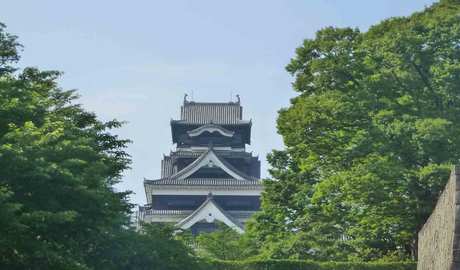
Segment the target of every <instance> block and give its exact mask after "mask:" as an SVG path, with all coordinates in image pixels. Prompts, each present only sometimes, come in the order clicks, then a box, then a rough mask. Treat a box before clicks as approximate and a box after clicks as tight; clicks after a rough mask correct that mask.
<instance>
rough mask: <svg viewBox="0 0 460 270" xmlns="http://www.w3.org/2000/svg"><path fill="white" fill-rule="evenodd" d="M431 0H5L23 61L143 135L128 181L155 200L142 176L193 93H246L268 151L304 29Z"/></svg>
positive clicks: (394, 12) (203, 97)
mask: <svg viewBox="0 0 460 270" xmlns="http://www.w3.org/2000/svg"><path fill="white" fill-rule="evenodd" d="M433 2H434V1H433V0H404V1H401V0H372V1H371V0H348V1H345V0H277V1H276V0H264V1H262V0H253V1H248V0H246V1H244V0H233V1H216V0H195V1H192V0H163V1H155V0H150V1H148V0H142V1H115V0H112V1H108V0H103V1H94V0H93V1H89V0H80V1H58V0H53V1H51V0H42V1H31V0H29V1H26V0H14V1H12V0H9V1H6V0H3V1H2V3H1V9H0V21H1V22H3V23H6V24H7V26H8V30H9V31H10V32H12V33H14V34H17V35H19V37H20V41H21V42H22V43H23V44H24V46H25V48H24V52H23V58H22V61H21V65H22V66H37V67H40V68H42V69H54V70H61V71H64V73H65V74H64V76H63V77H62V79H61V82H62V84H61V85H62V86H63V88H75V89H78V90H79V93H80V94H81V95H82V98H81V100H80V101H81V102H82V103H83V104H84V106H85V107H86V108H87V109H89V110H91V111H95V112H96V113H97V114H98V115H99V116H100V118H101V119H105V120H107V119H111V118H117V119H120V120H126V121H128V122H129V123H128V124H127V125H126V126H125V127H123V128H122V129H120V130H119V131H117V133H119V134H120V135H121V136H123V137H126V138H130V139H132V140H133V141H134V142H133V144H131V145H130V147H129V149H128V151H129V153H130V154H131V155H132V158H133V164H132V170H129V171H127V172H126V174H125V177H124V178H123V182H122V183H121V184H119V185H118V188H119V189H122V190H124V189H130V190H133V191H134V192H135V193H136V194H135V195H133V196H132V200H133V202H135V203H145V194H144V192H143V186H142V182H143V177H147V178H157V177H159V174H160V160H161V158H162V155H163V153H169V151H170V150H171V148H172V145H171V137H170V127H169V120H170V119H171V118H178V117H179V112H180V105H181V103H182V99H183V95H184V93H186V92H187V93H191V90H193V92H194V97H195V100H196V101H228V100H230V94H231V92H233V94H240V95H241V99H242V104H243V106H244V109H245V110H244V113H245V117H246V118H252V120H253V133H252V143H253V145H251V146H249V147H248V149H249V150H250V151H253V152H254V153H256V154H258V155H259V156H260V158H261V160H262V171H263V175H264V176H266V175H267V173H266V170H267V164H266V161H265V156H266V154H267V153H268V152H269V151H270V150H271V149H274V148H277V149H279V148H282V141H281V138H280V137H279V135H277V133H276V128H275V119H276V115H277V113H276V112H277V110H279V109H280V108H281V107H285V106H287V105H288V104H289V99H290V98H291V97H293V96H294V95H295V93H294V92H293V91H292V89H291V87H290V84H291V82H292V78H291V77H290V76H289V74H287V72H286V71H285V70H284V67H285V65H286V64H287V63H288V62H289V59H290V58H291V57H292V56H293V55H294V50H295V48H296V47H298V46H299V45H300V44H301V43H302V40H303V39H305V38H311V37H313V36H314V33H315V32H316V31H317V30H318V29H321V28H323V27H325V26H331V25H332V26H351V27H359V28H360V29H361V30H366V29H367V28H368V27H369V26H370V25H372V24H375V23H377V22H379V21H380V20H382V19H384V18H388V17H392V16H403V15H409V14H411V13H412V12H414V11H419V10H422V9H423V8H424V7H425V6H428V5H430V4H431V3H433Z"/></svg>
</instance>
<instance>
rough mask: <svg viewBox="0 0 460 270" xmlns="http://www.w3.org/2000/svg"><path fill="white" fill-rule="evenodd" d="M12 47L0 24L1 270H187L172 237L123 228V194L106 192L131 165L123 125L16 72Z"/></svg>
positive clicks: (30, 74) (188, 261)
mask: <svg viewBox="0 0 460 270" xmlns="http://www.w3.org/2000/svg"><path fill="white" fill-rule="evenodd" d="M20 48H21V47H20V45H19V44H18V42H17V38H16V37H15V36H13V35H11V34H8V33H7V32H6V31H5V26H4V25H3V24H0V268H1V269H10V270H14V269H185V268H187V267H185V266H193V263H194V259H193V258H192V257H191V256H190V254H189V252H188V250H187V249H186V248H185V247H184V246H183V245H182V244H181V243H179V242H177V241H175V240H173V239H172V236H171V232H170V231H167V230H157V229H155V228H153V227H147V228H145V230H144V232H143V233H141V234H139V233H137V232H136V231H134V229H132V228H130V221H129V216H130V214H131V207H132V205H131V204H130V203H129V202H128V197H127V196H128V195H129V192H116V191H115V190H114V188H113V185H114V184H116V183H117V182H118V181H119V179H120V176H121V174H122V172H123V170H125V169H126V168H128V166H129V163H130V159H129V155H128V154H127V153H126V152H125V147H126V144H127V143H128V142H129V141H128V140H125V139H120V138H118V136H117V135H115V134H113V133H112V132H111V130H112V129H114V128H118V127H120V125H121V124H122V123H121V122H119V121H116V120H113V121H108V122H102V121H100V120H98V119H97V117H96V115H95V114H93V113H90V112H87V111H85V110H84V109H83V108H82V107H81V105H78V104H76V103H75V101H76V99H77V96H76V94H75V92H74V91H66V90H62V89H60V88H59V86H58V85H57V82H56V81H57V79H58V77H59V75H60V73H59V72H55V71H40V70H38V69H36V68H26V69H24V70H22V71H19V70H17V69H16V68H15V67H14V65H15V63H16V61H18V60H19V54H18V52H19V51H20ZM127 248H128V249H127ZM113 254H116V256H113ZM114 262H116V263H114ZM104 265H110V267H106V266H104ZM131 265H132V266H131ZM179 266H181V267H179ZM130 267H131V268H130ZM187 269H193V268H187Z"/></svg>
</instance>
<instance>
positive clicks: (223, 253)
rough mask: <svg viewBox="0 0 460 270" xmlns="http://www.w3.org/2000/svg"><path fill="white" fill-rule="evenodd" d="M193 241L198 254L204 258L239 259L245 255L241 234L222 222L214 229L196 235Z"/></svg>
mask: <svg viewBox="0 0 460 270" xmlns="http://www.w3.org/2000/svg"><path fill="white" fill-rule="evenodd" d="M195 242H196V245H197V250H198V255H200V256H201V257H204V258H212V259H219V260H239V259H244V258H246V257H247V254H246V253H245V245H244V242H243V240H242V237H241V235H240V234H239V233H237V232H236V231H235V230H233V229H232V228H230V227H228V226H227V225H225V224H222V223H219V228H218V229H217V230H216V231H214V232H209V233H201V234H199V235H198V236H196V238H195Z"/></svg>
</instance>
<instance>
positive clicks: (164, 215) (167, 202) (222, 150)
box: [139, 96, 262, 234]
mask: <svg viewBox="0 0 460 270" xmlns="http://www.w3.org/2000/svg"><path fill="white" fill-rule="evenodd" d="M186 97H187V96H185V98H184V104H183V105H182V108H181V117H180V120H172V121H171V132H172V141H173V143H175V144H176V150H175V151H172V152H171V153H170V154H169V155H167V156H164V158H163V160H162V164H161V165H162V166H161V167H162V170H161V178H160V179H156V180H148V179H145V180H144V187H145V193H146V196H147V202H148V204H147V205H146V206H143V207H140V209H139V210H140V211H139V220H140V221H142V222H162V223H172V224H174V225H175V226H176V227H178V228H180V229H184V230H186V229H190V230H191V231H192V233H194V234H197V233H199V232H203V231H204V232H208V231H213V230H215V229H216V221H220V222H222V223H224V224H226V225H227V226H229V227H231V228H233V229H234V230H236V231H238V232H240V233H242V232H243V231H244V223H245V221H246V220H247V219H248V218H249V217H250V216H251V215H252V214H253V213H254V212H255V211H257V210H258V209H259V207H260V201H259V197H260V193H261V192H262V185H261V183H260V161H259V159H258V157H254V156H253V155H252V154H251V153H248V152H246V144H250V143H251V125H252V122H251V121H247V120H243V108H242V107H241V105H240V100H239V97H238V101H237V102H228V103H203V102H193V101H188V100H187V99H186Z"/></svg>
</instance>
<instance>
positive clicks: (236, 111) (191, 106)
mask: <svg viewBox="0 0 460 270" xmlns="http://www.w3.org/2000/svg"><path fill="white" fill-rule="evenodd" d="M242 119H243V108H242V107H241V105H240V103H238V102H228V103H204V102H193V101H186V102H184V105H183V106H182V108H181V118H180V120H182V121H184V122H187V123H194V124H208V123H214V124H239V123H241V121H242Z"/></svg>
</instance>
